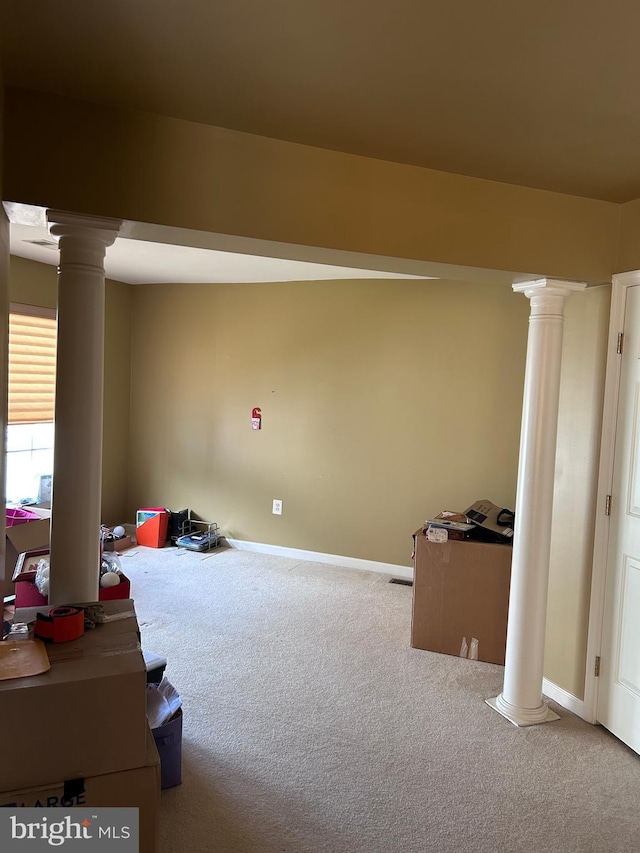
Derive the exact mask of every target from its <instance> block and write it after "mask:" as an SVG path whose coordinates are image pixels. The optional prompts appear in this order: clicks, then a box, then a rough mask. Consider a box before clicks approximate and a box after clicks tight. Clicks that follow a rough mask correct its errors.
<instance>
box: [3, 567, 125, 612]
mask: <svg viewBox="0 0 640 853" xmlns="http://www.w3.org/2000/svg"><path fill="white" fill-rule="evenodd" d="M121 577H122V580H121V581H120V583H119V584H117V585H116V586H108V587H104V588H103V587H100V589H99V591H98V598H99V600H100V601H116V600H120V599H128V598H131V581H130V580H129V578H128V577H126V576H125V575H121ZM15 595H16V607H46V605H47V604H48V601H49V599H48V598H47V596H45V595H42V594H41V593H40V592H38V587H37V586H36V585H35V583H33V582H32V581H18V582H17V583H16V585H15Z"/></svg>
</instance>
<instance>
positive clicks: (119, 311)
mask: <svg viewBox="0 0 640 853" xmlns="http://www.w3.org/2000/svg"><path fill="white" fill-rule="evenodd" d="M9 290H10V299H11V301H12V302H21V303H24V304H26V305H42V306H45V307H48V308H55V307H56V304H57V273H56V267H54V266H49V265H48V264H38V263H35V262H34V261H29V260H26V259H24V258H19V257H17V256H15V255H14V256H12V257H11V265H10V276H9ZM130 291H131V288H130V286H129V285H128V284H122V283H121V282H117V281H107V283H106V295H105V371H104V395H105V406H104V435H103V470H102V519H103V521H104V522H105V523H106V524H117V523H118V522H120V521H122V520H123V518H124V515H125V512H126V488H127V471H126V458H127V452H128V449H127V445H128V433H129V396H130V352H131V297H130Z"/></svg>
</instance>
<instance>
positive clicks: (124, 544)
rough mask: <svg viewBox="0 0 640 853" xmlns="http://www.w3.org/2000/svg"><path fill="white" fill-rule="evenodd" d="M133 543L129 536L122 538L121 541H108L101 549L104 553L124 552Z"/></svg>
mask: <svg viewBox="0 0 640 853" xmlns="http://www.w3.org/2000/svg"><path fill="white" fill-rule="evenodd" d="M132 545H133V542H132V540H131V537H130V536H123V537H122V539H109V540H107V541H106V542H103V543H102V549H103V550H104V551H124V550H126V549H127V548H131V547H132Z"/></svg>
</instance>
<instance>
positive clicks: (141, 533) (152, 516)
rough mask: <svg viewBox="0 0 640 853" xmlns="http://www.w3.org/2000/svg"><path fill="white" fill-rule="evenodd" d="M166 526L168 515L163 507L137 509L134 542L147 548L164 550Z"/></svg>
mask: <svg viewBox="0 0 640 853" xmlns="http://www.w3.org/2000/svg"><path fill="white" fill-rule="evenodd" d="M168 525H169V513H168V512H167V510H166V509H165V508H164V507H161V506H152V507H145V508H143V509H139V510H138V512H137V515H136V542H137V543H138V545H146V546H147V547H148V548H164V546H165V543H166V541H167V527H168Z"/></svg>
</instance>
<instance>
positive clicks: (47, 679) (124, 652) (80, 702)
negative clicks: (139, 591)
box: [0, 600, 160, 853]
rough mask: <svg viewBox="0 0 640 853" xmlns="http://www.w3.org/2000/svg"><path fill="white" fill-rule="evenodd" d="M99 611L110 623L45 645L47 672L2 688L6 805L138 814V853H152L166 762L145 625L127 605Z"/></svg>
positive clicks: (1, 797)
mask: <svg viewBox="0 0 640 853" xmlns="http://www.w3.org/2000/svg"><path fill="white" fill-rule="evenodd" d="M102 606H103V608H104V611H105V615H106V621H105V622H103V623H102V624H98V625H96V627H95V628H93V629H91V630H87V631H85V633H84V635H83V636H82V637H80V638H78V639H77V640H72V641H70V642H66V643H58V644H48V645H47V651H48V655H49V660H50V663H51V668H50V669H49V670H48V671H47V672H43V673H41V674H40V675H33V676H27V677H23V678H12V679H9V680H5V681H0V730H1V731H2V732H3V733H4V735H3V739H2V752H1V755H0V758H1V760H0V792H2V793H0V806H11V805H17V806H26V807H32V808H33V807H47V806H49V807H50V806H62V807H66V808H69V807H72V806H80V805H86V806H129V807H138V808H139V810H140V812H139V814H140V851H141V853H153V851H155V845H156V834H157V821H158V808H159V799H160V763H159V758H158V753H157V750H156V747H155V743H154V740H153V737H152V735H151V733H150V731H149V727H148V725H147V717H146V667H145V663H144V659H143V656H142V652H141V651H140V639H139V631H138V623H137V620H136V616H135V611H134V608H133V602H132V601H130V600H121V601H106V602H103V603H102ZM37 611H38V608H33V609H24V610H18V611H16V621H26V622H28V621H31V620H32V619H34V618H35V615H36V613H37ZM17 642H22V641H20V640H18V641H17Z"/></svg>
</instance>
